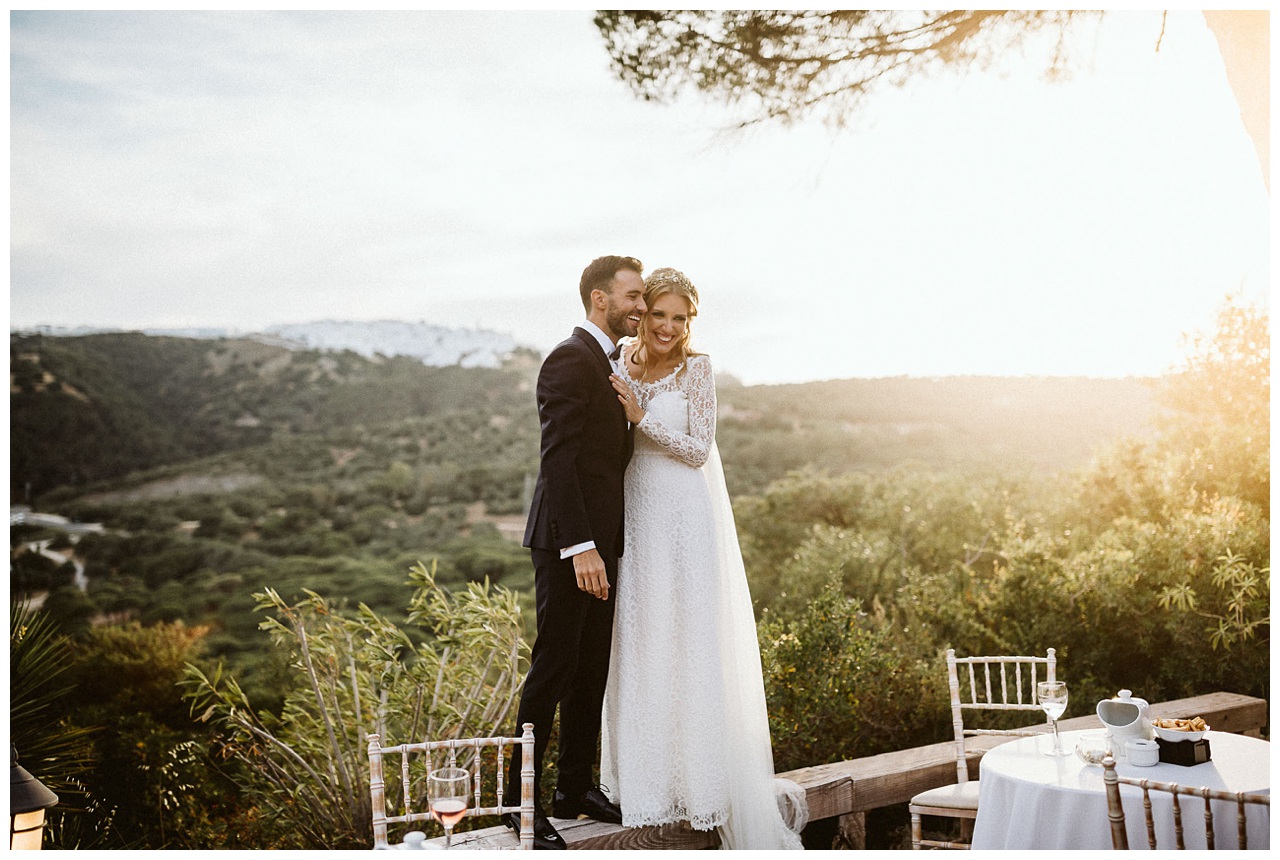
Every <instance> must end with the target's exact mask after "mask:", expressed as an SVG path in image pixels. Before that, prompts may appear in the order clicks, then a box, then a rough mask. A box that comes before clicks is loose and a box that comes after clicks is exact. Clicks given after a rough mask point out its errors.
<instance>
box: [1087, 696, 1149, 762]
mask: <svg viewBox="0 0 1280 860" xmlns="http://www.w3.org/2000/svg"><path fill="white" fill-rule="evenodd" d="M1150 707H1151V706H1150V703H1148V702H1147V700H1146V699H1139V698H1137V697H1135V696H1134V695H1133V692H1132V691H1131V690H1121V691H1120V692H1119V693H1117V694H1116V697H1115V698H1114V699H1103V700H1102V701H1101V702H1098V719H1100V720H1102V726H1103V728H1105V729H1106V730H1107V734H1108V735H1110V736H1111V738H1112V744H1111V749H1113V750H1114V751H1116V752H1117V753H1119V754H1120V755H1126V753H1125V742H1126V741H1130V740H1143V741H1149V740H1152V739H1153V738H1155V730H1154V729H1152V727H1151V717H1150V716H1149V714H1148V711H1149V709H1150Z"/></svg>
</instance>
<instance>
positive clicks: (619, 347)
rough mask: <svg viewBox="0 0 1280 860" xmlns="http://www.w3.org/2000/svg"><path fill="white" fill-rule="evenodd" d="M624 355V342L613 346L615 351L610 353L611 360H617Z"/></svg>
mask: <svg viewBox="0 0 1280 860" xmlns="http://www.w3.org/2000/svg"><path fill="white" fill-rule="evenodd" d="M621 357H622V344H618V345H617V346H615V347H614V348H613V352H611V353H609V360H610V361H617V360H618V359H619V358H621Z"/></svg>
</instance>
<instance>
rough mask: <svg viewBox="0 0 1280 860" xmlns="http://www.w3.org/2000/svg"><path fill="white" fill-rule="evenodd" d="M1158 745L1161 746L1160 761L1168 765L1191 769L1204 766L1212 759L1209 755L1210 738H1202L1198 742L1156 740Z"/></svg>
mask: <svg viewBox="0 0 1280 860" xmlns="http://www.w3.org/2000/svg"><path fill="white" fill-rule="evenodd" d="M1156 743H1157V744H1158V745H1159V746H1160V761H1162V762H1165V763H1166V764H1180V765H1182V766H1183V767H1191V766H1192V765H1197V764H1204V763H1205V762H1207V761H1209V759H1210V758H1212V756H1211V755H1209V739H1208V738H1201V739H1200V740H1198V741H1167V740H1165V739H1164V738H1156Z"/></svg>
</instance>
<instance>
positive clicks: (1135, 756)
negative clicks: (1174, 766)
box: [1124, 738, 1160, 767]
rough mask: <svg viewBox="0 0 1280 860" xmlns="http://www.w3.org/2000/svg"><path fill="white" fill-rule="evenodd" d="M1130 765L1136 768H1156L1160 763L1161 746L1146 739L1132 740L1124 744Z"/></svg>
mask: <svg viewBox="0 0 1280 860" xmlns="http://www.w3.org/2000/svg"><path fill="white" fill-rule="evenodd" d="M1124 750H1125V752H1126V753H1127V754H1128V757H1129V764H1131V765H1133V766H1134V767H1154V766H1155V765H1157V764H1159V763H1160V745H1159V744H1157V743H1156V742H1155V741H1149V740H1146V739H1144V738H1130V739H1129V740H1127V741H1125V742H1124Z"/></svg>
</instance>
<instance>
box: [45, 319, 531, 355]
mask: <svg viewBox="0 0 1280 860" xmlns="http://www.w3.org/2000/svg"><path fill="white" fill-rule="evenodd" d="M25 331H30V332H33V333H34V332H38V333H41V334H46V335H50V336H52V337H80V336H83V335H89V334H103V333H107V332H118V331H123V329H104V328H92V327H89V326H75V327H66V326H36V327H34V328H32V329H26V330H25ZM138 331H141V332H142V334H146V335H153V336H158V337H190V338H199V339H202V340H218V339H221V338H248V339H252V340H260V341H263V342H265V343H271V344H275V345H277V346H283V347H286V348H288V349H315V350H322V351H333V352H340V351H342V350H348V349H349V350H351V351H352V352H354V353H357V354H359V355H363V356H365V357H366V358H372V357H373V356H375V355H384V356H388V357H390V356H396V355H403V356H409V357H411V358H416V359H418V360H419V361H421V362H422V363H423V364H425V365H428V366H430V367H451V366H453V365H460V366H462V367H500V366H501V364H502V360H503V359H504V358H505V357H507V356H508V355H510V354H511V352H512V351H513V350H514V349H515V348H516V346H517V344H516V341H515V338H513V337H512V336H511V335H509V334H504V333H503V332H496V331H488V330H486V329H457V328H447V327H445V326H440V325H432V324H431V323H426V322H402V321H398V320H376V321H371V322H358V321H351V322H344V321H340V320H321V321H319V322H310V323H290V324H285V325H276V326H271V327H269V328H266V329H263V330H262V331H258V332H244V331H237V330H236V329H227V328H185V329H138Z"/></svg>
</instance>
